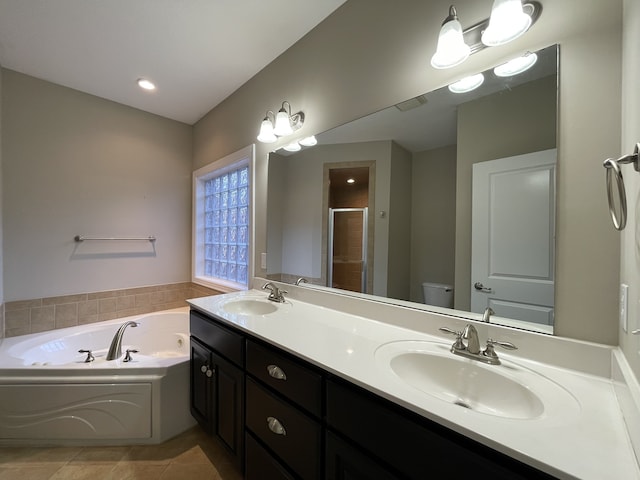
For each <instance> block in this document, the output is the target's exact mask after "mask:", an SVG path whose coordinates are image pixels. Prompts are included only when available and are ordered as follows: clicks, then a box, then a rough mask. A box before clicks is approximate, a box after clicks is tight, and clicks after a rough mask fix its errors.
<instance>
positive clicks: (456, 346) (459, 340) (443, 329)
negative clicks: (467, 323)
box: [438, 327, 466, 350]
mask: <svg viewBox="0 0 640 480" xmlns="http://www.w3.org/2000/svg"><path fill="white" fill-rule="evenodd" d="M438 330H440V331H441V332H444V333H448V334H449V335H455V336H456V341H455V343H454V344H453V346H452V347H451V348H454V349H456V350H464V349H465V348H466V347H465V346H464V343H462V334H463V332H459V331H457V330H452V329H450V328H449V327H440V328H439V329H438Z"/></svg>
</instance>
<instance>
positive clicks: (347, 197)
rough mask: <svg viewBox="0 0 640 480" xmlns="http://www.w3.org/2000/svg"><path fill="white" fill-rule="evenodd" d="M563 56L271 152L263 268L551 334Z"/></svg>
mask: <svg viewBox="0 0 640 480" xmlns="http://www.w3.org/2000/svg"><path fill="white" fill-rule="evenodd" d="M558 54H559V52H558V47H557V46H551V47H548V48H545V49H543V50H540V51H538V52H535V55H536V56H537V61H536V62H535V64H534V65H533V66H532V67H531V68H529V69H528V70H526V71H525V72H523V73H520V74H507V76H499V75H497V74H496V72H495V70H494V69H493V68H492V69H489V70H487V71H485V72H482V74H483V82H482V84H481V85H480V86H479V87H478V88H476V89H474V90H472V91H468V92H463V93H454V92H452V91H451V89H450V88H449V87H444V88H441V89H439V90H436V91H433V92H428V93H425V94H424V95H420V96H418V97H416V98H412V99H409V100H407V101H406V102H402V103H400V104H398V105H393V106H391V107H389V108H387V109H384V110H382V111H379V112H376V113H374V114H371V115H369V116H367V117H364V118H361V119H358V120H355V121H353V122H351V123H348V124H346V125H342V126H339V127H336V128H334V129H332V130H329V131H327V132H324V133H321V134H319V135H316V139H317V144H316V145H314V146H311V147H303V148H302V150H300V151H297V152H289V151H285V150H283V149H280V150H278V151H276V152H272V153H271V154H270V155H269V174H268V210H267V211H268V217H267V253H268V255H267V277H268V278H269V279H275V280H279V281H283V282H294V281H296V279H298V278H299V277H303V278H305V279H306V280H307V281H308V282H309V285H317V286H321V287H322V288H336V289H339V290H340V291H341V292H342V293H345V294H347V292H352V293H356V294H358V295H362V294H365V295H375V296H377V297H383V298H385V299H388V300H385V301H392V302H395V301H399V302H402V303H403V304H404V305H407V303H406V302H411V305H412V306H414V307H416V308H421V309H426V310H432V311H443V310H442V309H446V311H447V313H453V314H454V315H461V316H465V317H467V318H472V319H479V318H480V315H482V314H483V313H484V314H486V312H489V310H487V309H488V308H491V311H490V312H493V313H492V317H491V321H492V322H495V323H503V324H508V325H511V326H516V327H520V328H529V329H532V330H537V331H541V332H547V333H552V332H553V320H554V271H555V261H556V259H555V248H554V247H555V211H556V207H555V171H556V161H557V158H556V157H557V156H556V121H557V90H558V87H557V85H558V81H557V80H558ZM532 55H533V54H532V53H529V54H528V56H532ZM451 309H453V311H452V310H451Z"/></svg>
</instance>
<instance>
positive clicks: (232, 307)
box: [222, 298, 278, 315]
mask: <svg viewBox="0 0 640 480" xmlns="http://www.w3.org/2000/svg"><path fill="white" fill-rule="evenodd" d="M222 308H223V310H225V311H226V312H227V313H232V314H236V315H268V314H270V313H273V312H275V311H276V310H278V307H277V306H276V305H275V303H273V302H271V301H269V300H262V299H257V298H251V299H249V298H243V299H239V300H232V301H230V302H227V303H225V304H224V305H223V306H222Z"/></svg>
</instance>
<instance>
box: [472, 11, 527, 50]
mask: <svg viewBox="0 0 640 480" xmlns="http://www.w3.org/2000/svg"><path fill="white" fill-rule="evenodd" d="M530 26H531V17H530V16H529V15H527V14H526V13H524V11H523V10H522V1H521V0H494V2H493V7H491V17H489V26H488V27H487V29H486V30H485V31H484V32H482V43H484V44H485V45H487V46H488V47H496V46H498V45H504V44H505V43H508V42H510V41H512V40H515V39H516V38H518V37H519V36H520V35H522V34H523V33H524V32H526V31H527V30H528V29H529V27H530Z"/></svg>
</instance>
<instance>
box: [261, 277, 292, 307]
mask: <svg viewBox="0 0 640 480" xmlns="http://www.w3.org/2000/svg"><path fill="white" fill-rule="evenodd" d="M262 289H263V290H269V291H270V292H271V293H269V297H267V298H268V299H269V300H271V301H272V302H278V303H284V294H285V293H289V292H287V291H286V290H280V289H279V288H278V287H277V286H275V285H274V284H273V283H271V282H267V283H265V284H264V285H263V286H262Z"/></svg>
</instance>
